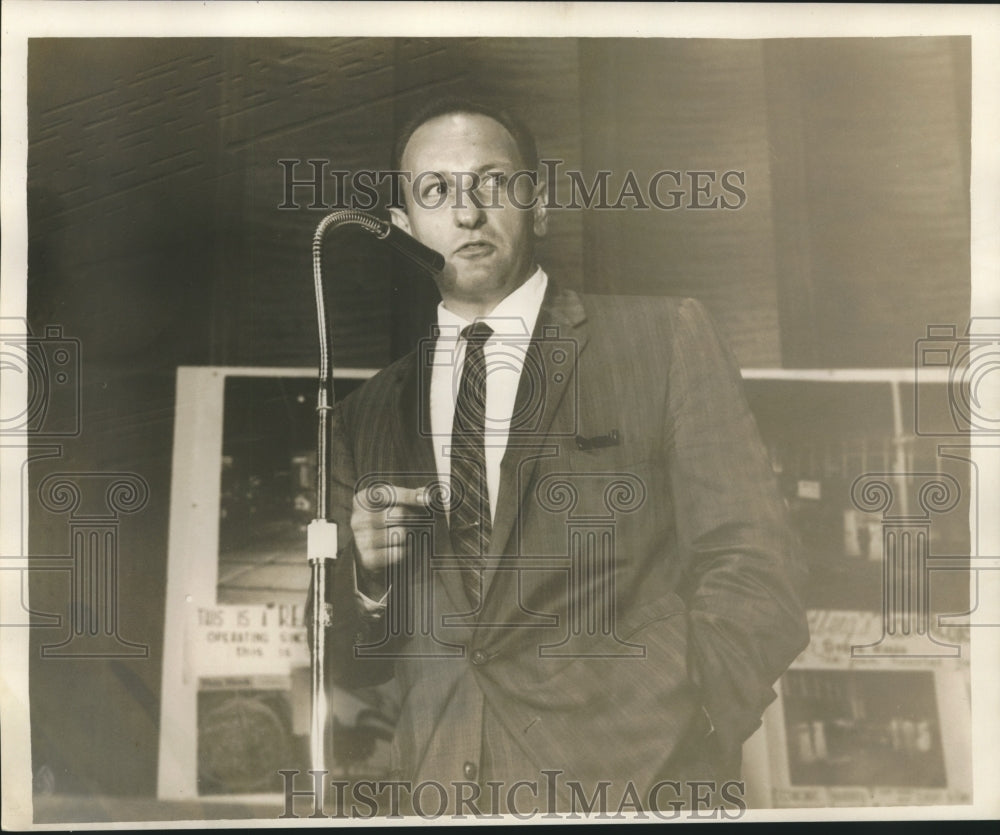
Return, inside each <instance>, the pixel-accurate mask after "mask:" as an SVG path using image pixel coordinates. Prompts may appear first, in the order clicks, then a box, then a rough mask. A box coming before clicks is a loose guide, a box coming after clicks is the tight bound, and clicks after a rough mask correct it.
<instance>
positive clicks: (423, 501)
mask: <svg viewBox="0 0 1000 835" xmlns="http://www.w3.org/2000/svg"><path fill="white" fill-rule="evenodd" d="M428 495H429V491H428V489H427V488H426V487H416V488H412V487H400V486H398V485H395V484H379V485H375V486H372V487H369V488H367V489H365V490H361V491H359V492H357V493H355V494H354V504H355V506H356V507H360V508H362V509H363V510H367V511H369V512H376V511H380V510H390V509H392V508H412V509H414V510H423V509H425V508H426V507H427V506H428V504H429V500H428Z"/></svg>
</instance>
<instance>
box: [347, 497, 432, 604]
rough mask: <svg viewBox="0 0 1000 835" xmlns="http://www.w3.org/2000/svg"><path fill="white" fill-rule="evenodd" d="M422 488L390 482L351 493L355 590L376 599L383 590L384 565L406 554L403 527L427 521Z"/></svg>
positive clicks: (427, 505)
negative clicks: (398, 485) (355, 551)
mask: <svg viewBox="0 0 1000 835" xmlns="http://www.w3.org/2000/svg"><path fill="white" fill-rule="evenodd" d="M428 507H429V502H428V490H427V488H426V487H418V488H416V489H410V488H407V487H397V486H395V485H391V484H380V485H379V486H378V487H377V488H372V489H369V490H362V491H361V492H360V493H355V494H354V506H353V508H352V510H351V530H352V531H353V532H354V544H355V546H356V550H357V569H358V590H359V591H360V592H361V593H362V594H364V595H366V596H367V597H370V598H372V599H373V600H380V599H381V598H383V597H384V596H385V593H386V590H387V580H386V568H387V567H388V566H390V565H395V564H396V563H398V562H400V561H401V560H402V559H403V558H404V557H406V555H407V544H408V543H407V526H408V525H409V524H412V523H414V522H421V523H423V524H426V523H427V519H428V516H429V511H428Z"/></svg>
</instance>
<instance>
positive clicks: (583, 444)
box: [576, 429, 622, 449]
mask: <svg viewBox="0 0 1000 835" xmlns="http://www.w3.org/2000/svg"><path fill="white" fill-rule="evenodd" d="M621 442H622V439H621V434H620V433H619V432H618V430H617V429H612V430H611V431H610V432H608V434H607V435H595V436H594V437H593V438H584V437H583V435H577V436H576V448H577V449H603V448H604V447H609V446H618V444H620V443H621Z"/></svg>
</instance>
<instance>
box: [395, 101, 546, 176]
mask: <svg viewBox="0 0 1000 835" xmlns="http://www.w3.org/2000/svg"><path fill="white" fill-rule="evenodd" d="M452 113H477V114H480V115H482V116H488V117H489V118H491V119H493V121H495V122H499V123H500V124H501V125H503V126H504V128H506V130H507V132H508V133H509V134H510V135H511V136H512V137H513V139H514V142H515V143H516V145H517V151H518V153H519V154H520V155H521V160H520V162H521V165H523V166H524V167H525V168H526V169H528V170H529V171H534V170H535V169H537V168H538V148H537V146H536V145H535V137H534V136H533V135H532V133H531V131H530V130H529V128H528V126H527V125H525V124H524V122H522V121H521V120H520V119H518V118H517V117H516V116H513V115H511V114H510V113H508V112H507V111H506V110H502V109H501V108H499V107H493V106H491V105H488V104H485V103H483V102H480V101H474V100H472V99H467V98H462V97H461V96H444V97H441V98H437V99H433V100H432V101H429V102H427V103H426V104H424V105H423V106H422V107H421V108H420V109H419V110H417V111H416V112H415V113H414V114H413V115H412V116H411V117H410V118H409V119H407V120H406V122H405V124H404V125H403V128H402V130H400V132H399V134H398V135H397V136H396V141H395V143H394V144H393V146H392V166H393V170H395V171H400V170H402V165H403V151H404V150H405V149H406V143H407V142H409V141H410V137H411V136H413V134H414V133H416V131H417V128H419V127H420V126H421V125H423V124H424V123H426V122H429V121H431V120H432V119H436V118H438V117H439V116H447V115H450V114H452Z"/></svg>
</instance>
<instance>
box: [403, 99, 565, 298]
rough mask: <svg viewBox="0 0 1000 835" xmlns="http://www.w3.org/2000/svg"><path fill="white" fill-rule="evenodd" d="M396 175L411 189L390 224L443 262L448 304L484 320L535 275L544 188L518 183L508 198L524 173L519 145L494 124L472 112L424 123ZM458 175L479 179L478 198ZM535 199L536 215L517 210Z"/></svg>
mask: <svg viewBox="0 0 1000 835" xmlns="http://www.w3.org/2000/svg"><path fill="white" fill-rule="evenodd" d="M402 168H403V170H404V171H408V172H411V173H412V176H413V188H412V191H411V193H410V194H409V195H408V196H407V201H406V211H405V212H404V211H403V210H402V209H391V210H390V211H391V213H392V220H393V223H395V224H396V225H397V226H399V227H401V228H402V229H403V230H404V231H407V232H409V233H410V234H411V235H413V236H414V237H415V238H417V240H419V241H421V242H422V243H424V244H426V245H427V246H429V247H431V249H435V250H437V251H438V252H440V253H441V254H442V255H443V256H444V258H445V268H444V270H443V271H442V272H441V274H440V275H439V276H438V278H437V283H438V288H439V290H440V291H441V296H442V298H443V299H444V302H445V304H446V305H448V306H449V307H452V308H454V309H455V310H456V312H459V313H462V312H463V311H465V312H466V313H468V312H474V313H475V314H476V315H482V314H485V313H488V312H489V311H490V310H492V308H493V307H494V306H496V304H497V303H498V302H500V301H501V300H502V299H503V298H504V297H505V296H507V295H508V294H509V293H511V292H512V291H513V290H515V289H516V288H517V287H519V286H520V285H521V284H523V283H524V281H526V280H527V279H528V278H529V277H530V275H531V273H532V272H533V271H534V266H535V264H534V238H535V236H536V235H537V236H541V235H544V234H545V208H544V203H545V195H544V186H542V187H540V188H536V187H535V186H534V185H533V184H532V183H531V180H530V179H529V178H528V177H527V176H522V177H519V178H517V179H516V180H515V189H516V191H515V195H514V196H515V197H516V200H514V201H512V200H511V199H509V198H510V195H509V194H508V190H507V181H508V180H509V179H510V178H511V176H512V175H514V173H515V172H517V171H519V170H521V168H522V164H521V159H520V154H519V153H518V149H517V143H516V142H515V141H514V138H513V137H512V136H511V135H510V133H508V131H507V129H506V128H504V127H503V125H501V124H500V123H499V122H497V121H495V120H493V119H491V118H490V117H489V116H484V115H481V114H475V113H450V114H446V115H444V116H439V117H436V118H434V119H431V120H430V121H428V122H425V123H424V124H422V125H421V126H420V127H419V128H417V130H416V131H415V132H414V133H413V136H411V137H410V139H409V141H408V142H407V143H406V147H405V149H404V151H403V159H402ZM424 172H427V173H424ZM456 172H473V173H474V174H476V175H478V176H479V178H480V180H481V185H480V188H479V190H478V192H475V193H474V194H473V193H470V191H471V189H472V185H473V182H474V180H473V177H472V176H471V175H469V174H465V175H464V176H463V175H460V174H459V175H457V176H456ZM460 189H464V190H465V193H464V194H462V193H459V190H460ZM474 196H477V197H478V198H479V203H480V205H481V206H482V208H479V207H477V206H476V203H475V202H474V200H473V197H474ZM535 198H537V199H535ZM533 200H534V203H535V206H534V208H532V209H526V208H520V207H523V206H527V205H530V204H531V203H532V201H533ZM515 204H516V205H515ZM491 206H495V207H496V208H489V207H491Z"/></svg>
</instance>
